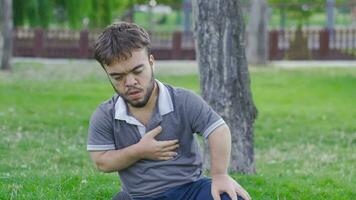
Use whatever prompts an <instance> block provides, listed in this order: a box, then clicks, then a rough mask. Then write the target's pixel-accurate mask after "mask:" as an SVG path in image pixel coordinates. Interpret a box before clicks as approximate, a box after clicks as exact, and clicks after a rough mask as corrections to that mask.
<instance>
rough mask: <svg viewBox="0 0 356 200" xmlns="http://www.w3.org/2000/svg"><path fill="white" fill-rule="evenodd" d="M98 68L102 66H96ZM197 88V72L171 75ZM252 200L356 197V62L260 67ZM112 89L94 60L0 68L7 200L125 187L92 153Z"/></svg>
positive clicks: (255, 83) (0, 138) (80, 195)
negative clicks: (92, 126) (90, 132)
mask: <svg viewBox="0 0 356 200" xmlns="http://www.w3.org/2000/svg"><path fill="white" fill-rule="evenodd" d="M98 68H99V67H98ZM159 78H160V79H161V80H162V81H164V82H167V83H170V84H173V85H176V86H180V87H186V88H190V89H193V90H195V91H198V90H199V86H198V83H199V81H198V77H197V76H196V75H184V76H179V75H175V76H165V75H160V76H159ZM251 79H252V90H253V96H254V100H255V104H256V105H257V107H258V110H259V117H258V119H257V121H256V124H255V153H256V168H257V174H256V175H241V174H233V177H234V178H236V179H237V180H238V181H239V182H240V183H241V184H242V185H243V186H244V187H245V188H246V189H247V190H248V191H249V192H250V194H251V196H252V197H253V198H254V199H267V200H275V199H293V200H294V199H301V200H302V199H303V200H304V199H311V200H315V199H334V200H341V199H345V200H346V199H347V200H349V199H352V198H353V197H355V196H356V191H355V189H354V188H355V185H356V172H355V169H356V168H355V163H356V154H355V152H356V123H355V119H356V109H355V102H356V101H355V100H356V90H355V85H356V70H355V69H352V68H338V69H336V68H335V69H326V68H324V69H323V68H316V69H307V68H304V69H278V68H252V70H251ZM111 95H112V89H111V88H110V86H109V84H108V83H107V82H106V79H105V76H103V75H102V73H101V71H100V70H99V69H96V68H95V67H94V66H93V65H90V64H88V65H87V64H85V65H83V66H79V65H76V64H74V63H69V64H66V65H43V64H39V63H31V62H22V63H16V64H15V66H14V71H13V73H11V74H10V73H3V72H0V199H109V198H110V197H111V196H113V195H114V194H115V193H116V192H117V191H118V190H119V187H120V183H119V181H118V176H117V174H116V173H113V174H103V173H100V172H98V171H97V170H96V169H95V168H94V167H93V165H92V163H91V161H90V159H89V157H88V153H87V152H86V136H87V125H88V118H89V116H90V114H91V113H92V111H93V110H94V109H95V108H96V106H97V105H98V104H99V103H100V102H101V101H103V100H105V99H107V98H109V97H110V96H111Z"/></svg>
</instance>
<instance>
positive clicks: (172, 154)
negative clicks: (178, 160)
mask: <svg viewBox="0 0 356 200" xmlns="http://www.w3.org/2000/svg"><path fill="white" fill-rule="evenodd" d="M177 155H178V154H177V153H176V152H174V151H169V152H164V153H162V154H161V156H163V157H175V156H177Z"/></svg>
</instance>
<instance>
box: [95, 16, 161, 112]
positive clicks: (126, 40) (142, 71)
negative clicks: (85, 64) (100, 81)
mask: <svg viewBox="0 0 356 200" xmlns="http://www.w3.org/2000/svg"><path fill="white" fill-rule="evenodd" d="M149 46H150V39H149V35H148V33H147V32H146V31H145V30H144V29H142V28H141V27H139V26H137V25H135V24H131V23H126V22H121V23H115V24H112V25H110V26H108V27H107V28H106V29H105V30H104V31H103V33H102V34H101V35H100V36H99V38H98V40H97V42H96V44H95V59H96V60H97V61H98V62H99V63H100V64H101V66H102V67H103V68H104V70H105V71H106V73H107V74H108V76H109V77H110V80H111V83H112V85H113V86H114V89H115V90H116V92H117V93H118V94H119V95H120V96H121V97H122V98H123V99H124V100H125V101H126V102H127V103H129V104H130V105H131V106H133V107H143V106H145V105H146V104H147V102H148V100H149V98H150V97H151V95H152V91H153V89H154V87H155V82H154V76H153V67H154V66H153V65H154V58H153V56H152V55H150V48H149Z"/></svg>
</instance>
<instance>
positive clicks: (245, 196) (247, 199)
mask: <svg viewBox="0 0 356 200" xmlns="http://www.w3.org/2000/svg"><path fill="white" fill-rule="evenodd" d="M235 192H236V193H237V194H238V195H239V196H241V197H242V198H243V199H244V200H250V199H251V197H250V195H249V194H248V193H247V192H246V191H245V190H244V189H243V188H241V187H236V188H235Z"/></svg>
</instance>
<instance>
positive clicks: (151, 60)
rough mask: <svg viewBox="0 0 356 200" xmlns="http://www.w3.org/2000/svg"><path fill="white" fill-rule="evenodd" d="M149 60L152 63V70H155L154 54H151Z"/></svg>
mask: <svg viewBox="0 0 356 200" xmlns="http://www.w3.org/2000/svg"><path fill="white" fill-rule="evenodd" d="M148 61H149V63H150V65H151V68H152V70H153V71H154V70H155V58H154V57H153V55H152V54H151V55H150V57H149V59H148Z"/></svg>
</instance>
